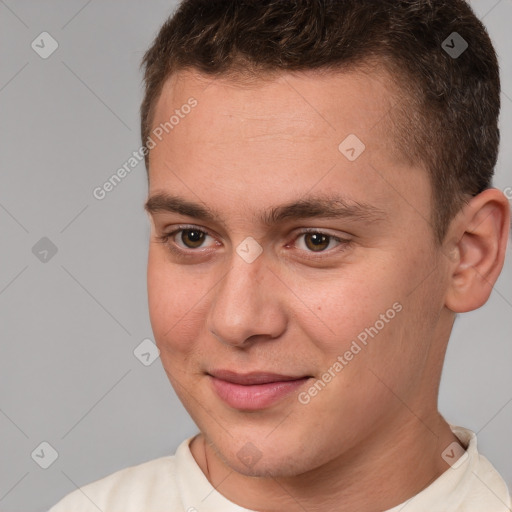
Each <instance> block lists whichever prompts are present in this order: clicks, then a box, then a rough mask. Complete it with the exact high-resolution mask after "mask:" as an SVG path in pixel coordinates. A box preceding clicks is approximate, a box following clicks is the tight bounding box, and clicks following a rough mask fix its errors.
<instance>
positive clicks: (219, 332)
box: [207, 253, 287, 347]
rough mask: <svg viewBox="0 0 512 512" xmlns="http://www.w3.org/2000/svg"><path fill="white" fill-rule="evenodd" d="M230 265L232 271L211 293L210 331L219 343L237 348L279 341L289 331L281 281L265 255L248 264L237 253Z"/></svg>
mask: <svg viewBox="0 0 512 512" xmlns="http://www.w3.org/2000/svg"><path fill="white" fill-rule="evenodd" d="M230 263H231V267H230V269H229V270H228V271H227V273H226V275H225V276H224V278H223V279H221V281H220V282H219V283H218V285H217V286H216V287H215V288H214V290H212V293H213V296H212V299H211V303H210V310H209V313H208V317H207V327H208V329H209V331H210V332H211V333H212V334H213V335H214V336H215V337H216V338H217V339H218V340H219V341H220V342H222V343H224V344H227V345H231V346H237V347H242V346H247V345H249V344H252V343H254V342H256V341H258V340H259V341H263V340H269V339H272V338H277V337H279V336H280V335H281V334H282V333H283V332H284V331H285V329H286V325H287V318H286V313H285V310H284V307H283V306H284V305H283V303H282V301H281V300H280V294H279V289H278V288H279V280H278V279H277V278H276V277H275V275H274V274H273V272H272V271H271V270H270V268H269V267H268V265H267V264H266V262H265V258H264V256H263V254H262V255H260V256H259V257H258V258H257V259H256V260H255V261H253V262H252V263H247V262H246V261H244V260H243V259H242V258H241V257H239V256H238V254H236V253H234V254H233V257H232V258H231V261H230Z"/></svg>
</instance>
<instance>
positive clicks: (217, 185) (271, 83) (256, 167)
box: [150, 69, 429, 214]
mask: <svg viewBox="0 0 512 512" xmlns="http://www.w3.org/2000/svg"><path fill="white" fill-rule="evenodd" d="M191 100H192V101H193V102H195V105H196V106H194V107H193V108H192V109H190V108H188V106H187V107H184V106H186V105H188V104H191ZM397 101H400V100H399V94H398V91H397V89H396V87H395V86H394V85H393V81H392V79H391V78H390V77H389V76H388V75H386V73H385V72H384V71H382V70H380V71H379V70H376V69H373V70H372V69H364V70H362V69H358V70H351V71H344V72H336V73H334V72H318V71H308V72H300V73H280V74H276V75H274V76H272V77H267V78H264V79H261V80H253V81H243V82H242V81H240V80H236V79H233V78H230V77H223V76H220V77H213V76H206V75H202V74H201V73H199V72H197V71H194V70H184V71H181V72H179V73H177V74H176V75H173V76H172V77H171V78H170V79H169V80H168V81H167V82H166V84H165V86H164V88H163V90H162V94H161V96H160V98H159V100H158V102H157V105H156V108H155V114H154V118H153V125H152V128H153V132H154V130H155V129H158V127H162V126H163V127H165V126H166V125H167V130H164V131H163V132H162V134H161V137H162V140H161V141H158V140H156V139H155V141H156V147H155V148H154V149H152V150H151V152H150V193H156V192H159V191H165V190H167V191H168V190H169V189H173V190H177V189H179V190H180V191H181V192H180V195H181V196H183V197H188V198H189V199H194V200H197V199H198V198H199V199H201V200H202V202H205V201H210V202H211V201H217V202H219V201H221V202H222V201H223V202H224V203H226V200H227V197H228V196H229V193H230V191H231V192H232V194H231V203H233V204H234V203H235V201H234V197H233V195H234V194H235V193H236V194H237V195H238V196H242V195H243V197H244V200H243V201H242V203H240V204H239V205H238V206H240V207H242V208H247V207H248V204H249V203H250V202H251V199H252V198H253V197H256V196H258V197H257V199H258V203H259V204H261V201H262V199H269V200H270V199H272V200H273V202H274V203H279V202H280V201H281V199H283V200H286V199H287V198H286V197H284V195H286V191H289V195H290V197H292V196H293V197H297V196H300V195H303V194H304V193H306V192H307V191H308V190H311V189H313V188H315V191H319V189H323V191H324V192H325V191H332V187H335V188H337V189H339V190H341V191H342V192H346V193H347V195H348V196H350V195H351V194H352V196H353V199H354V200H356V201H357V200H358V197H362V195H365V196H366V197H365V201H364V202H368V201H367V200H368V199H369V200H370V201H372V200H374V201H376V202H377V203H379V202H380V205H379V206H381V205H382V204H383V203H386V202H389V201H390V200H391V196H393V195H396V190H395V191H393V189H394V188H395V189H396V187H398V188H400V189H401V190H400V191H399V194H402V195H412V194H415V195H417V193H418V191H417V190H415V188H416V189H417V187H420V188H425V189H428V188H429V184H428V183H427V181H426V179H425V178H426V174H425V173H424V172H419V169H416V170H414V169H412V168H411V165H410V163H409V162H406V161H405V160H404V159H402V158H401V157H400V155H399V154H397V150H396V149H395V148H396V144H395V142H396V141H395V140H394V137H395V135H394V130H393V129H392V116H391V115H390V113H391V111H392V110H393V108H394V106H395V105H396V103H397ZM172 116H174V120H173V121H174V122H172V123H169V120H170V119H171V117H172ZM346 141H347V142H346ZM345 146H347V147H345ZM348 146H350V147H348ZM352 146H354V147H353V148H352ZM352 149H354V150H355V153H356V155H355V156H356V157H357V159H355V160H351V159H349V158H347V156H354V151H352V154H351V153H350V152H351V150H352ZM347 150H348V153H347ZM343 151H345V153H343ZM358 153H360V154H358ZM422 171H423V169H422ZM397 173H398V174H403V175H404V176H406V178H407V179H405V180H404V179H403V177H404V176H402V177H401V178H397ZM383 174H386V175H387V179H388V181H389V180H391V182H393V181H396V186H391V190H389V189H390V187H389V183H388V185H386V186H383ZM385 179H386V178H384V180H385ZM242 184H244V185H245V186H242ZM212 190H215V192H216V194H215V197H213V196H212V195H211V191H212ZM277 191H279V192H280V193H281V196H280V197H278V195H277ZM194 196H196V197H194ZM395 199H396V198H395ZM228 206H229V205H226V207H228ZM425 207H426V205H425ZM238 210H239V211H240V208H239V209H238ZM427 213H428V212H427V211H426V212H425V214H427Z"/></svg>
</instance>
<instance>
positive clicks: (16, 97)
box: [0, 0, 512, 512]
mask: <svg viewBox="0 0 512 512" xmlns="http://www.w3.org/2000/svg"><path fill="white" fill-rule="evenodd" d="M472 4H473V6H474V7H475V9H476V11H477V14H478V15H479V16H480V17H481V18H482V19H483V20H484V22H485V24H486V26H487V27H488V29H489V31H490V33H491V37H492V38H493V41H494V43H495V45H496V48H497V50H498V53H499V55H500V59H501V68H502V80H503V95H502V102H503V110H502V118H501V122H502V149H501V155H500V161H499V165H498V168H497V175H496V180H495V186H497V187H498V188H501V189H505V188H506V187H510V186H512V172H511V169H512V37H511V35H510V21H511V20H512V0H500V1H497V0H476V1H473V2H472ZM174 6H175V2H171V1H163V0H152V1H151V2H147V1H146V2H142V0H138V1H136V0H130V1H125V2H119V1H118V2H114V1H113V0H108V1H105V0H104V1H102V2H100V1H98V0H92V1H91V0H89V1H69V0H68V1H63V0H62V1H60V2H59V1H36V0H32V1H28V0H25V1H24V0H18V1H14V0H5V1H2V0H0V49H1V50H0V51H1V59H2V60H1V62H2V65H1V69H0V108H1V125H0V126H1V127H0V141H1V146H2V151H1V152H0V159H1V160H0V172H1V181H0V183H1V185H0V234H1V238H0V243H1V251H0V333H1V356H0V375H1V385H0V450H1V452H0V460H1V465H0V510H2V511H3V512H14V511H24V512H34V511H41V510H46V509H48V508H49V507H50V506H51V505H52V504H54V503H55V502H57V501H58V499H60V498H61V497H62V496H63V495H64V494H67V493H68V492H70V491H72V490H74V489H75V488H76V486H79V485H83V484H85V483H88V482H91V481H93V480H96V479H98V478H100V477H102V476H105V475H107V474H109V473H111V472H113V471H115V470H118V469H120V468H123V467H126V466H129V465H133V464H137V463H140V462H143V461H146V460H149V459H152V458H155V457H159V456H163V455H167V454H169V453H172V452H173V451H174V450H175V448H176V446H177V445H178V444H179V443H180V442H181V441H182V440H183V439H184V438H185V437H187V436H189V435H192V434H193V433H195V432H196V428H195V426H194V424H193V423H192V421H191V420H190V419H189V418H188V417H187V415H186V413H185V411H184V409H183V407H182V406H181V405H180V403H179V402H178V400H177V398H176V396H175V394H174V392H173V391H172V389H171V386H170V384H169V383H168V381H167V378H166V376H165V373H164V372H163V370H162V368H161V365H160V360H159V359H157V360H156V361H155V362H154V363H153V364H152V365H150V366H144V365H143V364H142V363H141V362H140V361H139V360H138V359H137V358H136V357H135V356H134V354H133V351H134V349H135V348H136V347H137V346H138V345H139V344H140V343H141V341H142V340H144V339H146V338H150V339H152V333H151V328H150V324H149V317H148V310H147V299H146V282H145V279H146V275H145V271H146V269H145V266H146V254H147V243H148V235H149V227H148V222H147V219H146V216H145V214H144V212H143V209H142V204H143V201H144V199H145V195H146V191H147V188H146V177H145V169H144V164H143V162H141V163H139V164H138V166H137V167H135V168H134V170H133V171H132V172H131V173H130V174H129V175H128V176H127V177H126V178H125V179H124V180H123V181H122V183H120V184H119V185H118V186H117V187H116V188H115V189H114V190H113V191H112V192H110V193H109V194H108V195H107V197H106V198H105V199H103V200H102V201H99V200H97V199H95V198H94V197H93V194H92V191H93V189H94V188H95V187H97V186H101V185H102V184H103V183H104V182H105V181H106V180H107V179H108V178H109V177H110V176H111V175H112V174H113V173H115V171H116V170H117V169H118V168H119V167H120V166H122V165H123V163H125V162H126V161H127V160H128V159H129V158H130V156H131V153H132V152H133V151H136V150H138V149H139V147H140V140H139V114H138V109H139V104H140V101H141V97H142V88H141V75H140V73H139V69H138V65H139V62H140V59H141V57H142V55H143V53H144V51H145V49H146V48H147V47H148V45H149V44H150V42H151V41H152V39H153V38H154V36H155V35H156V31H157V29H158V28H159V26H160V25H161V23H162V22H163V21H164V20H165V19H166V17H167V16H168V15H169V14H170V13H171V12H172V11H173V9H174ZM43 31H47V32H49V33H50V34H51V35H52V36H53V38H55V40H56V41H57V42H58V44H59V47H58V49H57V50H56V51H55V53H53V54H52V55H51V56H50V57H49V58H47V59H42V58H41V57H39V55H38V54H37V53H36V52H35V51H34V50H33V49H32V48H31V43H32V41H33V40H34V39H36V37H37V36H38V35H39V34H40V33H41V32H43ZM43 237H47V238H49V239H50V240H51V241H52V243H53V244H54V245H55V246H56V247H57V253H56V254H55V255H54V256H53V257H51V252H50V253H49V255H48V256H47V261H46V262H42V261H40V259H38V257H36V255H35V254H33V252H32V248H33V246H34V245H35V244H36V243H37V242H38V241H39V240H40V239H41V238H43ZM41 243H43V244H44V242H41ZM41 257H42V256H41ZM511 283H512V259H511V255H510V251H509V257H508V260H507V264H506V268H505V270H504V272H503V274H502V276H501V278H500V280H499V281H498V283H497V285H496V287H495V290H494V292H493V294H492V297H491V299H490V301H489V303H488V304H487V305H486V306H485V307H484V308H482V309H481V310H479V311H477V312H473V313H469V314H466V315H464V316H463V317H460V318H458V320H457V321H456V326H455V331H454V333H453V336H452V340H451V344H450V346H449V350H448V356H447V362H446V366H445V371H444V375H443V380H442V386H441V397H440V408H441V411H442V413H443V414H445V416H446V418H447V419H448V420H449V421H450V422H452V423H455V424H458V425H463V426H466V427H468V428H471V429H472V430H474V431H476V432H478V437H479V446H480V449H481V451H482V452H483V453H484V454H485V455H487V456H488V458H490V459H491V461H492V462H493V463H494V465H495V466H496V467H497V468H498V470H499V471H500V472H501V473H502V475H503V476H504V477H505V479H506V481H507V483H508V485H509V487H512V448H511V446H512V445H511V442H510V433H511V432H512V428H511V427H512V372H511V370H510V368H511V361H512V343H511V340H512V322H511V321H510V318H511V315H512V286H511ZM43 441H46V442H48V443H50V444H51V445H52V446H53V447H54V448H55V449H56V450H57V452H58V458H57V460H56V461H55V462H54V463H53V464H52V465H51V466H50V467H49V468H48V469H46V470H45V469H42V468H41V467H40V466H39V465H38V464H36V461H38V462H40V463H41V462H43V458H44V457H46V458H47V459H46V460H47V461H48V460H49V459H48V457H50V455H51V454H50V452H49V451H48V449H46V451H44V450H45V449H44V448H43V452H40V451H37V450H36V454H37V453H39V454H40V457H39V458H38V457H37V455H34V458H32V457H31V454H32V452H33V451H34V450H35V449H36V448H37V447H38V446H39V445H40V443H41V442H43ZM39 450H40V449H39ZM41 453H44V457H43V456H41Z"/></svg>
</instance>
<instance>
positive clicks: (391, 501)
mask: <svg viewBox="0 0 512 512" xmlns="http://www.w3.org/2000/svg"><path fill="white" fill-rule="evenodd" d="M396 92H397V91H396V90H395V89H394V87H393V85H392V82H391V81H390V80H389V79H388V77H387V76H386V74H385V73H384V72H382V73H379V74H375V73H374V74H371V75H369V74H368V73H364V72H363V71H357V70H354V71H350V72H348V71H347V72H343V73H338V74H334V73H329V74H319V73H318V72H316V73H315V72H302V73H296V74H291V73H282V74H279V75H276V76H275V77H273V78H272V79H271V80H264V81H263V80H262V81H258V82H255V83H240V82H238V81H235V80H233V79H231V78H219V77H218V78H216V79H212V78H211V77H207V76H204V75H201V74H200V73H199V72H195V71H193V70H186V71H180V72H179V73H177V74H175V75H173V76H172V77H171V78H170V79H169V80H168V81H167V82H166V84H165V86H164V89H163V91H162V94H161V96H160V98H159V101H158V103H157V105H156V109H155V116H154V120H153V126H154V127H156V126H158V124H159V123H163V122H165V121H167V120H168V119H169V117H170V116H171V115H172V114H173V113H174V111H175V109H177V108H178V109H179V108H180V106H181V105H183V104H185V103H186V102H187V100H188V99H189V98H190V97H191V96H193V97H194V98H196V99H197V102H198V104H197V106H196V107H195V108H194V109H193V110H192V111H191V112H190V113H189V114H188V115H187V116H186V117H185V118H183V119H181V120H180V123H179V124H178V125H176V126H174V128H173V130H172V131H170V132H169V134H168V135H166V136H165V137H164V138H163V140H162V141H161V142H158V144H157V146H156V147H155V148H154V149H152V150H151V152H150V166H149V167H150V171H149V172H150V182H149V183H150V184H149V196H148V197H149V198H151V197H154V196H155V195H157V194H162V193H166V194H172V195H174V196H179V197H181V198H183V199H185V200H187V201H190V202H195V203H199V204H201V205H202V206H205V207H208V208H209V209H211V210H213V211H215V212H216V213H217V217H218V218H217V219H216V220H208V221H205V220H204V219H197V218H195V217H192V216H185V215H182V214H178V213H175V212H169V211H164V210H158V211H151V208H149V209H148V210H149V213H150V219H151V241H150V248H149V258H148V297H149V309H150V318H151V324H152V327H153V331H154V335H155V339H156V342H157V345H158V347H159V349H160V356H161V360H162V364H163V366H164V369H165V371H166V372H167V375H168V377H169V379H170V382H171V383H172V385H173V387H174V389H175V391H176V393H177V394H178V396H179V397H180V399H181V401H182V402H183V404H184V405H185V407H186V409H187V410H188V412H189V413H190V415H191V416H192V418H193V419H194V421H195V422H196V424H197V425H198V427H199V429H200V431H201V434H199V435H198V436H197V437H196V438H194V440H193V441H192V443H191V451H192V454H193V456H194V458H195V459H196V461H197V462H198V464H199V466H200V467H201V469H202V470H203V472H204V473H205V475H206V476H207V478H208V479H209V480H210V482H211V483H212V484H213V485H214V486H215V487H216V488H217V490H218V491H219V492H220V493H222V494H223V495H224V496H226V497H227V498H228V499H230V500H231V501H233V502H235V503H237V504H239V505H241V506H243V507H246V508H249V509H253V510H265V511H279V510H285V509H286V510H291V511H295V510H301V511H302V510H308V511H317V510H332V509H333V507H335V508H336V510H340V511H352V510H359V511H360V512H376V511H379V510H385V509H388V508H391V507H393V506H395V505H398V504H400V503H401V502H403V501H405V500H406V499H408V498H410V497H411V496H413V495H415V494H417V493H418V492H419V491H421V490H422V489H424V488H425V487H426V486H428V485H429V483H431V482H432V481H433V480H434V479H435V478H437V477H438V476H439V475H440V474H442V473H443V472H444V471H446V470H447V469H448V465H447V464H446V463H445V462H444V460H443V459H442V457H441V453H442V452H443V450H444V449H445V448H446V447H447V446H448V445H449V444H450V443H452V442H454V441H455V442H457V439H456V438H455V436H454V435H453V434H452V432H451V430H450V428H449V426H448V424H447V423H446V421H445V420H444V419H443V418H442V417H441V415H440V414H439V412H438V409H437V394H438V387H439V379H440V373H441V368H442V362H443V358H444V354H445V349H446V345H447V342H448V338H449V335H450V331H451V328H452V325H453V321H454V317H455V313H457V312H463V311H469V310H471V309H475V308H477V307H479V306H481V305H482V304H483V303H485V301H486V300H487V298H488V296H489V294H490V292H491V290H492V285H493V284H494V282H495V280H496V279H497V277H498V275H499V272H500V270H501V267H502V265H503V259H504V248H505V245H506V238H507V233H508V225H509V208H508V202H507V201H506V198H505V197H504V196H503V194H501V192H499V191H497V190H487V191H485V192H483V193H482V194H480V195H478V196H476V197H475V198H472V199H470V200H469V202H468V204H467V205H466V206H465V207H464V208H463V209H462V210H461V212H460V213H459V214H458V215H457V217H456V218H455V219H454V220H453V221H452V223H451V225H450V227H449V230H448V233H447V236H446V239H445V242H444V243H443V244H442V245H438V244H436V242H435V237H434V232H433V227H432V225H431V223H430V221H429V219H430V213H431V209H432V202H431V188H430V183H429V179H428V173H427V171H426V170H425V168H424V167H423V166H422V164H421V163H416V164H414V165H412V164H411V163H410V162H407V160H406V159H405V158H402V157H400V155H398V154H397V151H396V150H394V149H393V148H394V147H395V146H394V144H393V142H394V141H393V135H392V131H391V130H390V126H389V122H390V116H389V114H390V112H391V111H392V108H393V104H394V102H395V101H396V100H395V96H394V94H395V93H396ZM349 134H356V135H357V137H358V138H359V139H360V140H361V141H363V142H364V144H365V145H366V149H365V151H364V152H363V153H362V154H361V155H360V156H359V157H358V158H357V159H356V160H355V161H353V162H350V161H349V160H347V159H346V158H345V157H344V156H343V154H342V153H341V152H340V151H339V149H338V145H339V144H340V142H341V141H343V140H344V139H345V138H346V137H347V135H349ZM333 193H336V194H338V195H341V196H342V197H343V198H344V200H345V201H346V202H347V203H349V204H353V203H360V204H366V205H370V206H371V207H373V208H374V209H376V210H377V212H378V213H377V214H375V215H373V216H372V217H371V218H370V217H364V216H363V217H355V218H352V217H350V218H348V217H347V218H330V217H313V218H303V219H293V218H287V219H284V220H283V221H282V222H280V223H279V224H276V225H267V224H265V223H263V222H262V221H261V219H260V217H261V215H262V214H263V213H265V212H267V213H268V212H269V211H270V210H271V209H272V208H274V207H277V206H280V205H283V204H286V203H289V202H292V201H296V200H298V199H304V198H307V197H309V196H312V195H315V196H316V197H318V196H328V195H329V194H330V195H332V194H333ZM183 224H185V226H186V227H189V228H190V227H191V228H192V229H193V228H195V229H196V230H197V229H199V230H202V231H205V232H206V233H207V234H208V235H209V236H206V237H205V239H204V242H203V244H202V245H200V246H194V245H193V242H191V240H190V238H189V237H187V234H188V235H189V234H190V232H185V231H181V232H178V233H176V234H174V235H173V236H170V237H169V238H168V239H167V241H162V240H159V238H158V237H162V236H163V235H166V234H169V233H171V232H172V231H174V230H177V229H179V226H183ZM306 228H314V229H315V230H316V231H317V233H318V232H320V233H324V234H327V235H330V236H331V237H330V238H328V239H327V240H328V243H326V244H325V248H323V249H322V250H320V251H318V250H317V251H315V250H314V249H315V246H314V245H312V244H311V235H309V236H308V235H304V234H303V233H301V230H303V229H306ZM249 236H250V237H253V238H254V239H255V240H256V241H257V242H258V243H259V245H260V246H261V248H262V250H263V252H262V253H261V254H260V255H259V256H258V258H256V259H255V260H254V261H253V262H252V263H247V262H246V261H244V259H242V258H241V257H240V256H239V255H238V254H237V252H236V249H237V247H238V246H239V245H240V244H241V243H242V242H243V241H244V240H245V239H246V238H247V237H249ZM332 237H338V239H343V240H345V241H344V242H342V243H338V242H337V241H336V239H335V238H332ZM308 241H309V244H308ZM185 244H188V245H189V247H190V248H187V245H185ZM194 247H195V248H194ZM312 247H313V248H312ZM322 247H324V246H322ZM172 248H174V249H175V251H176V250H178V251H179V250H181V251H183V252H182V253H181V254H183V253H186V254H188V256H186V257H185V256H183V255H180V254H179V253H176V252H175V251H174V252H173V251H172V250H171V249H172ZM395 303H399V304H400V305H401V306H402V310H401V311H400V312H399V313H397V314H396V315H395V316H394V318H393V319H392V320H390V321H389V322H388V323H386V324H385V327H384V328H382V329H381V330H380V331H379V333H378V335H376V336H375V337H374V338H373V339H370V340H369V341H368V344H367V346H366V347H364V349H363V350H362V351H361V352H360V353H358V354H357V355H356V356H354V358H353V359H352V360H351V361H349V362H348V364H347V365H346V366H345V367H344V368H343V370H342V371H341V372H339V373H338V374H337V375H336V377H335V378H333V379H332V380H331V381H330V382H329V383H328V385H326V386H325V388H323V389H322V391H321V392H318V393H317V395H316V396H314V397H312V398H311V400H310V402H309V403H307V404H302V403H300V402H299V401H298V392H299V391H307V390H308V389H309V388H310V387H311V385H312V384H313V383H314V382H315V381H316V380H317V379H320V378H321V377H322V375H323V374H324V373H325V372H326V371H327V369H328V368H329V367H332V365H333V363H334V362H335V361H336V360H337V357H338V356H339V355H342V354H344V353H345V352H346V351H347V350H348V349H349V348H350V345H351V343H352V341H353V340H355V339H357V336H358V334H360V333H361V332H362V331H364V329H365V328H368V327H370V326H374V325H375V323H376V321H377V320H379V318H381V317H380V315H381V314H385V312H386V311H387V310H388V309H390V308H391V307H392V305H393V304H395ZM219 368H221V369H229V370H232V371H236V372H239V373H248V372H252V371H268V372H274V373H279V374H286V375H294V376H311V379H310V380H309V381H308V382H307V383H306V384H304V386H303V387H301V388H300V389H299V390H298V391H297V392H294V393H291V394H290V395H288V396H287V397H285V398H284V399H282V400H280V401H278V402H277V403H275V404H273V405H272V406H270V407H267V408H265V409H263V410H260V411H244V410H237V409H234V408H231V407H229V406H228V405H227V404H226V403H224V402H223V401H222V400H221V399H220V398H219V397H218V396H217V394H216V393H215V392H214V390H213V389H212V386H211V383H210V378H209V377H208V376H207V375H206V372H208V371H211V370H212V369H219ZM247 443H251V444H252V445H253V447H255V450H256V453H258V454H259V460H257V462H256V463H254V464H251V465H247V464H244V462H243V461H242V460H241V458H240V457H239V456H238V455H237V454H238V453H239V452H240V450H243V449H244V447H245V450H247ZM252 449H253V450H254V448H252ZM242 453H244V452H243V451H242ZM369 489H371V492H368V490H369Z"/></svg>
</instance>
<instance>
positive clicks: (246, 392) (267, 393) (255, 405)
mask: <svg viewBox="0 0 512 512" xmlns="http://www.w3.org/2000/svg"><path fill="white" fill-rule="evenodd" d="M207 376H208V378H209V380H210V384H211V386H212V388H213V391H214V392H215V393H216V394H217V396H218V397H219V398H220V399H221V400H222V401H223V402H225V403H226V404H227V405H229V406H230V407H232V408H233V409H237V410H243V411H257V410H261V409H265V408H268V407H270V406H271V405H273V404H275V403H276V402H278V401H280V400H281V399H283V398H285V397H286V396H289V395H290V394H291V393H292V392H293V391H297V390H298V388H300V387H301V386H304V385H305V383H306V382H307V381H309V379H311V378H312V377H311V376H309V375H301V376H293V375H282V374H277V373H269V372H251V373H246V374H241V373H236V372H232V371H230V370H214V371H211V372H209V373H207Z"/></svg>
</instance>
